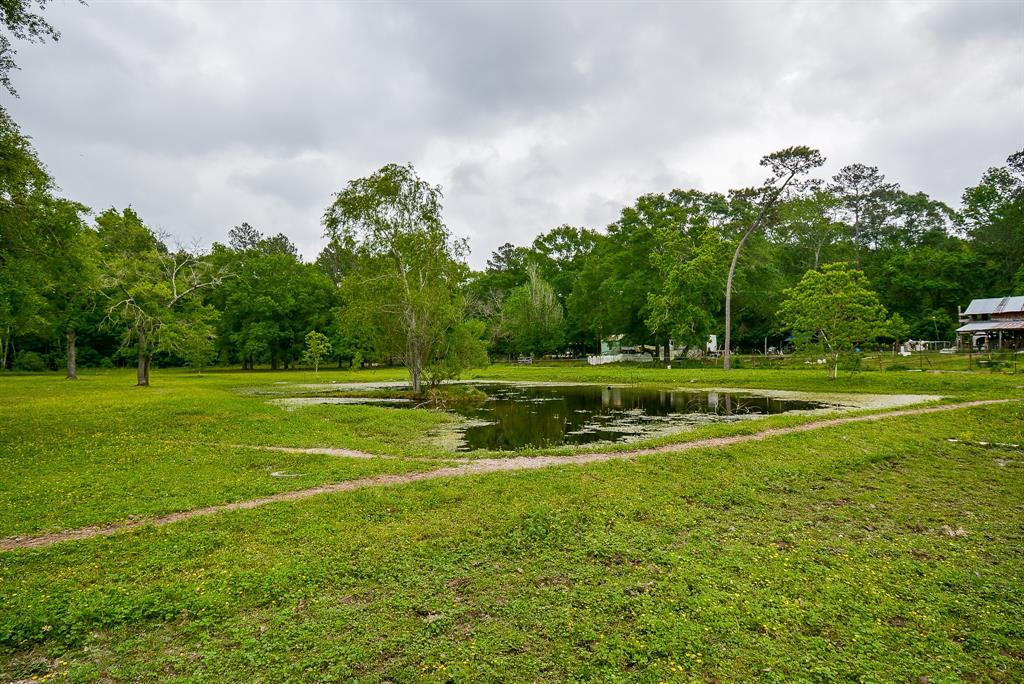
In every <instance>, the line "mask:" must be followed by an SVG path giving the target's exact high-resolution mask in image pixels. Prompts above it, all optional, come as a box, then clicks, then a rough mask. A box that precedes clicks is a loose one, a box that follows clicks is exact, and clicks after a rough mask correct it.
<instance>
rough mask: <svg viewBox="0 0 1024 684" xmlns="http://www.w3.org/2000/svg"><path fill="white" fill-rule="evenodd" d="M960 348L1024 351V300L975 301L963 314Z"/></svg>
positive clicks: (1020, 298)
mask: <svg viewBox="0 0 1024 684" xmlns="http://www.w3.org/2000/svg"><path fill="white" fill-rule="evenodd" d="M960 323H961V326H960V327H959V328H957V329H956V338H957V346H959V347H960V348H961V349H966V348H967V346H968V345H969V346H970V347H972V348H974V349H982V350H985V351H994V350H1004V349H1011V350H1018V349H1024V297H994V298H991V299H975V300H973V301H972V302H971V303H970V305H969V306H968V307H967V309H966V310H964V311H961V312H960Z"/></svg>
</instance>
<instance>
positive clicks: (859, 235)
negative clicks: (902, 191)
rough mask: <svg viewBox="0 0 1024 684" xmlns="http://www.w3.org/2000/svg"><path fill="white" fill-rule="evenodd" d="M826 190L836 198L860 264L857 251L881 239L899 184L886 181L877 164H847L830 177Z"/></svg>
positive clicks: (858, 264)
mask: <svg viewBox="0 0 1024 684" xmlns="http://www.w3.org/2000/svg"><path fill="white" fill-rule="evenodd" d="M829 190H831V192H832V193H833V194H834V195H835V196H836V197H837V198H838V199H839V205H840V207H841V208H842V213H843V214H844V218H845V219H846V223H845V225H846V226H847V227H848V230H849V238H850V242H851V243H852V244H853V250H854V261H855V263H856V264H857V266H858V267H860V262H861V253H862V252H863V251H864V250H865V249H868V248H870V247H872V246H873V245H877V244H878V243H879V242H880V241H881V240H883V239H884V234H885V232H886V230H887V228H888V227H889V226H888V219H889V217H890V215H891V214H892V209H891V202H892V201H893V200H894V198H895V196H896V193H897V192H898V190H899V186H898V185H896V184H895V183H886V182H885V176H884V175H883V174H881V173H879V171H878V167H877V166H867V165H866V164H850V165H848V166H844V167H843V168H841V169H840V170H839V173H837V174H836V175H835V176H833V177H832V184H831V185H830V186H829Z"/></svg>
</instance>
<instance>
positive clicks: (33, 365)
mask: <svg viewBox="0 0 1024 684" xmlns="http://www.w3.org/2000/svg"><path fill="white" fill-rule="evenodd" d="M11 368H13V369H14V370H19V371H32V372H38V371H44V370H46V361H44V360H43V357H42V356H40V355H39V354H37V353H36V352H33V351H20V352H18V353H17V354H15V355H14V361H13V363H12V364H11Z"/></svg>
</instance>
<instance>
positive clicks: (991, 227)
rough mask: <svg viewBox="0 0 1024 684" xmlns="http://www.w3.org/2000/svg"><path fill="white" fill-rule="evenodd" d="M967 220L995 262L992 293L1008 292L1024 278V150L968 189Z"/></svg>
mask: <svg viewBox="0 0 1024 684" xmlns="http://www.w3.org/2000/svg"><path fill="white" fill-rule="evenodd" d="M963 220H964V224H965V226H966V228H967V234H968V235H969V236H970V238H971V241H972V242H973V243H974V245H975V246H976V248H977V250H978V251H979V252H981V253H982V254H983V255H984V256H985V257H986V258H987V259H988V261H989V263H990V264H991V267H992V268H991V271H992V273H993V276H994V278H993V279H992V282H991V284H990V287H991V288H992V293H993V294H997V293H1005V292H1008V291H1009V290H1010V289H1011V288H1012V287H1013V283H1014V279H1015V278H1021V279H1024V273H1022V272H1021V271H1022V269H1024V150H1021V151H1019V152H1015V153H1014V154H1011V155H1010V156H1009V158H1008V159H1007V160H1006V166H997V167H993V168H990V169H989V170H988V171H986V172H985V175H984V176H982V178H981V182H980V183H979V184H978V185H976V186H974V187H970V188H967V189H966V190H965V191H964V196H963Z"/></svg>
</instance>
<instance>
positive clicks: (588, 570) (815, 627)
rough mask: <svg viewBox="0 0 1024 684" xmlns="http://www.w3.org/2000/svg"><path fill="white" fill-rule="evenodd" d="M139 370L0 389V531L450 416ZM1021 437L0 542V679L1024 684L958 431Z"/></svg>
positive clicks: (1008, 426) (430, 493) (799, 443)
mask: <svg viewBox="0 0 1024 684" xmlns="http://www.w3.org/2000/svg"><path fill="white" fill-rule="evenodd" d="M477 375H479V376H481V377H484V376H486V377H489V378H496V379H533V380H557V381H572V380H583V381H593V382H609V383H611V382H628V383H632V382H636V383H651V384H658V383H663V384H682V383H688V384H695V385H697V386H733V387H751V388H756V387H761V388H784V389H801V390H808V391H821V390H828V391H853V392H900V393H925V394H942V395H944V396H946V397H948V399H947V400H948V401H953V400H961V399H979V398H997V397H1004V396H1005V397H1014V398H1021V397H1024V391H1022V385H1024V382H1022V380H1021V376H1019V375H1018V376H1013V375H1002V374H995V373H988V372H984V373H977V374H953V373H943V374H929V373H896V372H887V373H878V372H874V373H868V372H864V373H859V374H856V375H848V376H847V375H844V376H841V377H840V378H839V380H837V381H836V382H835V383H829V382H828V381H827V380H825V378H824V373H823V372H822V373H820V374H819V373H817V372H810V371H804V370H793V371H786V370H780V371H755V370H746V369H741V370H738V371H735V372H731V373H729V374H723V373H722V372H721V371H714V370H700V371H696V370H680V369H673V370H671V371H667V370H654V369H648V370H637V369H631V368H622V367H619V368H617V367H601V368H593V369H591V368H579V367H570V366H559V367H542V366H537V367H532V368H530V367H527V368H522V367H493V368H491V369H487V370H486V371H483V372H480V373H478V374H477ZM401 377H402V374H401V373H400V372H395V371H374V372H367V373H361V374H356V373H348V372H332V373H321V378H320V380H338V381H347V380H353V379H362V380H383V379H389V378H391V379H394V378H401ZM691 379H694V380H696V381H697V382H696V383H689V381H690V380H691ZM153 380H154V383H155V386H154V387H153V388H150V389H148V390H147V389H136V388H133V387H131V378H130V376H129V375H128V374H127V373H110V374H107V375H93V374H83V379H82V380H81V381H80V382H78V383H67V382H65V381H63V380H60V379H59V378H58V377H57V376H53V375H42V376H2V377H0V407H2V412H3V417H4V420H3V423H2V424H0V454H2V458H3V462H4V464H5V477H4V478H3V481H2V482H0V501H2V508H0V526H2V527H0V536H7V535H10V534H26V533H33V532H38V531H45V530H53V529H60V528H66V527H76V526H79V525H85V524H101V523H105V522H111V521H117V520H124V519H126V518H127V517H128V516H133V515H134V516H138V515H141V516H148V515H155V514H157V513H160V512H166V511H170V510H184V509H187V508H193V507H197V506H202V505H209V504H211V503H219V502H224V501H234V500H241V499H246V498H252V497H254V496H259V495H262V494H266V493H270V492H273V491H281V490H284V489H288V488H296V487H307V486H312V485H314V484H319V483H321V482H328V481H340V480H344V479H349V478H353V477H362V476H365V475H367V474H371V473H380V472H402V471H406V470H410V469H415V470H422V469H427V468H429V467H432V466H434V465H441V464H442V463H443V453H442V452H440V451H438V450H437V449H436V447H429V446H425V445H424V444H423V443H422V442H421V441H417V440H418V438H419V437H420V436H421V435H422V433H423V432H425V431H427V430H430V429H434V428H436V427H438V426H439V425H441V424H443V423H444V422H446V421H447V417H446V416H445V415H443V414H438V413H431V412H426V411H423V412H420V411H404V410H403V411H395V410H388V409H380V408H375V407H366V406H362V407H358V406H346V407H307V408H303V409H300V410H296V411H290V412H289V411H284V410H282V409H281V408H279V407H276V406H271V405H268V404H267V403H266V401H265V400H266V397H263V396H257V395H253V394H247V393H245V392H239V391H237V390H238V389H240V388H242V389H245V388H255V387H263V386H266V385H271V384H272V383H275V382H279V381H283V380H286V381H289V382H312V381H314V378H313V376H312V374H305V373H278V374H270V373H256V374H239V373H211V374H208V375H204V376H203V377H202V378H195V377H194V376H190V375H188V374H184V373H178V372H166V371H158V372H156V373H154V378H153ZM796 420H798V419H795V418H793V417H787V416H778V417H773V418H771V419H766V420H765V421H750V422H746V423H743V424H739V425H718V426H713V427H710V428H707V429H705V430H704V431H702V432H700V433H699V434H721V433H725V432H733V431H752V430H759V429H763V428H764V427H766V426H768V425H771V424H780V423H785V422H792V421H796ZM1022 426H1024V403H1022V402H1016V403H1012V404H1005V405H997V406H987V407H979V408H973V409H967V410H958V411H956V412H952V413H941V414H930V415H920V416H907V417H897V418H890V419H887V420H885V421H882V422H879V423H865V424H852V425H845V426H841V427H836V428H831V429H827V430H818V431H814V432H809V433H803V434H796V435H788V436H783V437H776V438H772V439H770V440H768V441H764V442H751V443H746V444H740V445H734V446H731V447H728V448H723V449H702V450H694V451H688V452H685V453H683V454H679V455H672V454H661V455H656V456H649V457H643V458H640V459H636V460H632V461H619V462H607V463H602V464H592V465H588V466H566V467H559V468H552V469H546V470H542V471H533V472H520V473H503V474H493V475H486V476H474V477H467V478H459V479H448V480H435V481H429V482H420V483H416V484H410V485H402V486H399V487H392V488H379V489H367V490H360V491H357V492H351V493H346V494H334V495H323V496H318V497H313V498H310V499H305V500H301V501H295V502H286V503H278V504H272V505H268V506H265V507H262V508H258V509H252V510H246V511H236V512H232V513H226V514H221V515H216V516H210V517H204V518H197V519H192V520H188V521H185V522H180V523H175V524H172V525H169V526H165V527H160V528H152V527H146V528H141V529H138V530H135V531H132V532H128V533H123V534H118V535H115V536H113V537H107V538H97V539H93V540H87V541H77V542H68V543H62V544H58V545H55V546H53V547H49V548H45V549H36V550H23V551H13V552H4V553H0V680H19V679H31V678H32V677H33V676H36V677H38V678H46V677H49V678H51V679H53V678H54V677H56V678H57V679H58V680H60V681H125V682H135V681H170V680H174V681H193V682H206V681H268V682H270V681H274V682H276V681H352V680H356V681H395V682H399V681H420V680H427V681H457V682H477V681H510V680H511V681H563V680H591V681H638V682H659V681H687V682H688V681H716V680H719V681H779V682H790V681H811V682H816V681H822V682H824V681H877V682H892V681H910V682H915V681H917V679H918V677H920V676H927V677H929V681H932V682H957V681H992V682H996V681H1004V682H1010V681H1020V680H1022V679H1024V449H1021V448H1011V447H1000V446H992V445H989V446H981V445H979V444H978V442H989V443H993V444H994V443H1006V442H1016V443H1018V444H1020V443H1021V442H1024V427H1022ZM953 438H955V439H958V440H961V441H958V442H950V441H948V440H949V439H953ZM215 443H228V444H232V445H255V444H278V445H285V444H288V445H307V446H310V445H331V446H343V447H350V448H360V449H366V450H369V451H373V452H376V453H395V454H401V455H404V456H417V455H429V456H433V457H435V459H436V460H435V461H433V462H430V461H427V462H425V461H417V460H410V459H398V460H370V461H366V460H356V459H346V458H337V457H326V456H310V455H305V454H302V455H295V454H281V453H275V452H267V451H258V450H254V449H249V448H244V447H241V446H232V447H225V446H221V445H219V444H215ZM271 470H284V471H290V472H301V473H306V475H304V476H303V477H302V478H292V479H278V478H271V477H269V471H271ZM961 529H962V532H961ZM951 535H952V536H951Z"/></svg>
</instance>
